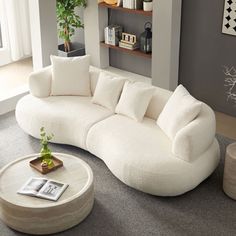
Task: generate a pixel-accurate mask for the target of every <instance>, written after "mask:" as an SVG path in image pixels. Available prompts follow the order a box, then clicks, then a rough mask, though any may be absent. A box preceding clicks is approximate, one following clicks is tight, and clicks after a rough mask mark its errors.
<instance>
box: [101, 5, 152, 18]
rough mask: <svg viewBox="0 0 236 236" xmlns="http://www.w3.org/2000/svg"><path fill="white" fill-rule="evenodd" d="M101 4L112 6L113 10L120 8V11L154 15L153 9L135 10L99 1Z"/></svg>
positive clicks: (107, 6)
mask: <svg viewBox="0 0 236 236" xmlns="http://www.w3.org/2000/svg"><path fill="white" fill-rule="evenodd" d="M99 6H100V7H106V8H110V9H113V10H119V11H123V12H127V13H132V14H140V15H144V16H152V11H143V10H133V9H128V8H123V7H118V6H116V5H109V4H107V3H104V2H101V3H99Z"/></svg>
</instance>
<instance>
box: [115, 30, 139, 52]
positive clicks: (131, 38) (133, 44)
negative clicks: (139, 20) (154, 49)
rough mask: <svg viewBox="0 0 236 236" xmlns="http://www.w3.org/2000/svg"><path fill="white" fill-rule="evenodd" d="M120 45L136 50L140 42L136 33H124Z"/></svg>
mask: <svg viewBox="0 0 236 236" xmlns="http://www.w3.org/2000/svg"><path fill="white" fill-rule="evenodd" d="M119 47H121V48H126V49H129V50H135V49H137V48H138V42H137V37H136V35H133V34H128V33H122V39H121V40H120V42H119Z"/></svg>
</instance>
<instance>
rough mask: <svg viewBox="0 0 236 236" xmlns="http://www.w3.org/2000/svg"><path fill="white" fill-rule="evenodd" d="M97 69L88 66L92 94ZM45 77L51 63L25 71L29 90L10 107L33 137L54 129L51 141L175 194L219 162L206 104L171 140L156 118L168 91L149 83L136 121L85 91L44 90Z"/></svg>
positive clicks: (149, 187)
mask: <svg viewBox="0 0 236 236" xmlns="http://www.w3.org/2000/svg"><path fill="white" fill-rule="evenodd" d="M99 73H100V70H99V69H97V68H94V67H91V68H90V78H91V90H92V94H93V93H94V90H95V87H96V82H97V79H98V76H99ZM50 83H51V67H48V68H45V69H43V70H41V71H39V72H35V73H33V74H31V76H30V78H29V85H30V91H31V94H30V95H27V96H25V97H23V98H22V99H21V100H20V101H19V102H18V104H17V107H16V119H17V122H18V124H19V125H20V127H21V128H22V129H23V130H24V131H25V132H26V133H28V134H30V135H32V136H34V137H36V138H39V129H40V127H42V126H44V127H45V129H46V130H47V132H49V133H53V134H54V139H53V142H55V143H63V144H70V145H74V146H77V147H80V148H83V149H85V150H88V151H89V152H91V153H92V154H94V155H96V156H97V157H99V158H101V159H102V160H103V161H104V162H105V163H106V165H107V166H108V168H109V169H110V170H111V172H112V173H113V174H114V175H115V176H116V177H117V178H118V179H120V180H121V181H122V182H124V183H125V184H127V185H129V186H131V187H133V188H135V189H138V190H141V191H143V192H146V193H150V194H153V195H158V196H176V195H180V194H183V193H185V192H187V191H189V190H191V189H193V188H195V187H196V186H197V185H199V184H200V183H201V182H202V181H203V180H204V179H206V178H207V177H208V176H209V175H210V174H211V173H212V172H213V171H214V170H215V168H216V167H217V165H218V163H219V145H218V142H217V141H216V139H215V116H214V113H213V111H212V110H211V108H209V107H208V106H207V105H206V104H203V106H202V110H201V112H200V114H199V115H198V117H197V118H196V119H194V120H193V121H192V122H190V123H189V124H188V125H187V126H186V127H185V128H183V129H181V130H180V131H179V132H178V133H177V135H176V136H175V138H174V140H173V141H171V140H170V139H169V138H168V137H167V136H166V135H165V134H164V132H163V131H162V130H161V129H160V128H159V127H158V125H157V124H156V120H157V117H158V116H159V114H160V113H161V111H162V109H163V107H164V106H165V104H166V102H167V100H168V99H169V97H170V96H171V94H172V92H170V91H167V90H164V89H161V88H158V87H155V93H154V96H153V98H152V100H151V102H150V104H149V106H148V109H147V112H146V114H145V117H144V120H143V122H136V121H134V120H132V119H130V118H127V117H125V116H122V115H118V114H114V113H113V112H111V111H110V110H108V109H106V108H104V107H102V106H99V105H96V104H93V103H92V102H91V97H80V96H49V95H50ZM186 156H188V157H189V159H190V161H186Z"/></svg>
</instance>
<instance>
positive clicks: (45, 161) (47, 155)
mask: <svg viewBox="0 0 236 236" xmlns="http://www.w3.org/2000/svg"><path fill="white" fill-rule="evenodd" d="M40 136H41V140H40V143H41V150H40V157H41V166H42V169H43V168H45V169H46V168H47V169H51V168H52V167H53V166H54V163H53V159H52V152H51V150H50V149H49V147H48V142H49V141H50V140H52V138H53V136H54V135H53V134H51V135H47V134H46V132H45V129H44V127H41V129H40Z"/></svg>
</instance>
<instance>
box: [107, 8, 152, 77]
mask: <svg viewBox="0 0 236 236" xmlns="http://www.w3.org/2000/svg"><path fill="white" fill-rule="evenodd" d="M147 21H152V18H151V17H148V16H140V17H137V15H136V14H128V13H126V12H122V11H114V10H110V11H109V24H112V23H115V24H118V25H122V26H123V27H124V32H127V33H131V34H136V35H137V36H139V35H140V34H141V33H142V32H143V31H144V24H145V22H147ZM109 54H110V65H111V66H114V67H117V68H120V69H123V70H127V71H130V72H134V73H137V74H140V75H144V76H148V77H151V72H152V69H151V59H149V58H143V57H138V56H132V55H129V54H126V53H122V52H119V51H115V50H112V49H110V52H109Z"/></svg>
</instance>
